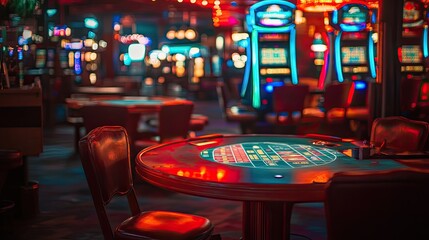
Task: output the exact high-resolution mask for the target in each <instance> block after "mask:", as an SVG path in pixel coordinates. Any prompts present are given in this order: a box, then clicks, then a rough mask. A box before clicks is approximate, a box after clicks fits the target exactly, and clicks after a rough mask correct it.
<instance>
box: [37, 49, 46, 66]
mask: <svg viewBox="0 0 429 240" xmlns="http://www.w3.org/2000/svg"><path fill="white" fill-rule="evenodd" d="M45 66H46V49H37V50H36V64H35V67H36V68H44V67H45Z"/></svg>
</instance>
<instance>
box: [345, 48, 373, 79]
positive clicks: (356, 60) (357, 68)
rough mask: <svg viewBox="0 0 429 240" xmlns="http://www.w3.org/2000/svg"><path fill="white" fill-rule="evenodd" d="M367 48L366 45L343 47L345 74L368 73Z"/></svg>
mask: <svg viewBox="0 0 429 240" xmlns="http://www.w3.org/2000/svg"><path fill="white" fill-rule="evenodd" d="M366 56H367V48H366V47H365V46H347V47H341V63H342V69H343V73H344V74H362V73H368V71H369V68H368V65H367V64H368V61H367V57H366Z"/></svg>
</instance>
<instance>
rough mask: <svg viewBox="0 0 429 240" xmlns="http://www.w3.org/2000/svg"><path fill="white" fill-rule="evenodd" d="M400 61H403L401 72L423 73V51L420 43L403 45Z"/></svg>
mask: <svg viewBox="0 0 429 240" xmlns="http://www.w3.org/2000/svg"><path fill="white" fill-rule="evenodd" d="M398 55H399V61H400V62H401V72H403V73H423V72H424V70H425V68H424V65H423V53H422V49H421V46H419V45H403V46H402V47H401V48H400V51H399V54H398Z"/></svg>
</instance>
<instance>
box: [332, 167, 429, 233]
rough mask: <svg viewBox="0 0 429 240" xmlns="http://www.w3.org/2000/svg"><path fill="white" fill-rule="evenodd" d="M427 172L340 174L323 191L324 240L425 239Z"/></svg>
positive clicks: (428, 211) (428, 206)
mask: <svg viewBox="0 0 429 240" xmlns="http://www.w3.org/2000/svg"><path fill="white" fill-rule="evenodd" d="M428 186H429V172H428V171H426V172H424V171H417V170H413V171H411V170H395V171H388V172H375V173H374V172H372V173H369V172H342V173H336V174H334V176H333V177H332V178H331V180H330V182H329V183H328V185H327V188H326V196H325V213H326V214H325V216H326V222H327V235H328V240H362V239H365V240H380V239H429V231H428V229H427V228H428V226H429V217H428V216H429V204H428V202H429V187H428Z"/></svg>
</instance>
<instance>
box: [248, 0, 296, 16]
mask: <svg viewBox="0 0 429 240" xmlns="http://www.w3.org/2000/svg"><path fill="white" fill-rule="evenodd" d="M271 4H280V5H285V6H288V7H290V8H295V7H296V6H295V5H294V4H292V3H290V2H287V1H279V0H266V1H260V2H257V3H255V4H253V5H252V6H251V7H250V11H249V12H250V14H251V15H252V18H253V19H255V9H257V8H259V7H260V6H264V5H271Z"/></svg>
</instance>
